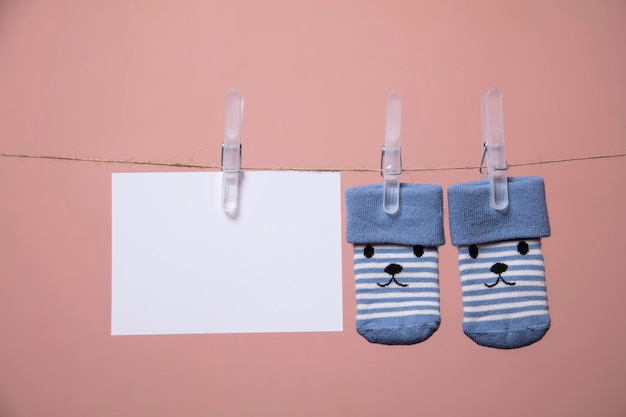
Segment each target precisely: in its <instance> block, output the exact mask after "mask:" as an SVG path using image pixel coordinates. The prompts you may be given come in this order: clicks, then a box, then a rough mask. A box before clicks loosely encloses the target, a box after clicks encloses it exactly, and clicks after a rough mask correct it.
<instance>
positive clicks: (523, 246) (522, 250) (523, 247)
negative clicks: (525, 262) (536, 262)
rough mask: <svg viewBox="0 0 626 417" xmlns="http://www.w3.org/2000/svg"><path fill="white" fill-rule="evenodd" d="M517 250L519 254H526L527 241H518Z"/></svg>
mask: <svg viewBox="0 0 626 417" xmlns="http://www.w3.org/2000/svg"><path fill="white" fill-rule="evenodd" d="M517 251H518V252H519V253H520V255H526V254H527V253H528V243H526V242H524V241H523V240H522V241H520V243H518V244H517Z"/></svg>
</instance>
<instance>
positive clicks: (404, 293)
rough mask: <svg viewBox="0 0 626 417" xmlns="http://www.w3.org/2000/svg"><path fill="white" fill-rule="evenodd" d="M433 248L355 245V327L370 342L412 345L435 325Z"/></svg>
mask: <svg viewBox="0 0 626 417" xmlns="http://www.w3.org/2000/svg"><path fill="white" fill-rule="evenodd" d="M438 261H439V254H438V251H437V248H436V247H430V248H424V247H423V246H419V245H418V246H402V245H354V276H355V279H356V307H357V315H356V328H357V331H358V333H359V334H360V335H362V336H363V337H365V338H366V339H367V340H369V341H370V342H374V343H386V344H413V343H418V342H421V341H423V340H426V339H428V338H429V337H430V336H431V335H432V334H433V333H434V332H435V330H437V329H438V328H439V323H440V315H439V264H438Z"/></svg>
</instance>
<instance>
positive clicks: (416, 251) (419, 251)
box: [413, 245, 424, 258]
mask: <svg viewBox="0 0 626 417" xmlns="http://www.w3.org/2000/svg"><path fill="white" fill-rule="evenodd" d="M413 254H414V255H415V256H417V257H418V258H419V257H420V256H422V255H423V254H424V247H423V246H422V245H415V246H413Z"/></svg>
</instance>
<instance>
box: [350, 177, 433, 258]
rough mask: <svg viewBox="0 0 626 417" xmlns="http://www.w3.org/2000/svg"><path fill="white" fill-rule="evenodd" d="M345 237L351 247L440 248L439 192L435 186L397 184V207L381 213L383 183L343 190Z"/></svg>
mask: <svg viewBox="0 0 626 417" xmlns="http://www.w3.org/2000/svg"><path fill="white" fill-rule="evenodd" d="M346 211H347V216H346V229H347V233H346V238H347V240H348V242H350V243H353V244H381V243H389V244H396V245H423V246H441V245H443V244H444V243H445V237H444V234H443V192H442V190H441V187H440V186H439V185H436V184H400V207H399V208H398V211H397V212H396V213H395V214H393V215H390V214H387V213H385V211H384V210H383V184H372V185H363V186H360V187H352V188H348V189H347V190H346Z"/></svg>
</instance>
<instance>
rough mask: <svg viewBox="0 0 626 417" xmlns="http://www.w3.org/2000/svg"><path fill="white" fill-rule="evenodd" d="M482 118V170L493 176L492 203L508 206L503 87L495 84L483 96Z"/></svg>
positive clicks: (494, 205) (492, 204) (496, 207)
mask: <svg viewBox="0 0 626 417" xmlns="http://www.w3.org/2000/svg"><path fill="white" fill-rule="evenodd" d="M480 113H481V116H482V117H481V119H482V140H483V156H482V159H481V161H480V172H481V174H483V175H485V176H486V177H488V178H489V186H490V193H489V194H490V204H491V207H493V208H494V209H496V210H504V209H505V208H507V207H508V205H509V190H508V185H507V169H508V168H509V165H508V164H507V162H506V153H505V151H506V148H505V146H504V123H503V118H502V91H500V89H499V88H497V87H491V88H490V89H489V90H487V91H485V92H484V93H483V94H482V95H481V96H480ZM485 157H486V158H487V172H486V173H484V172H483V162H484V161H485Z"/></svg>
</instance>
